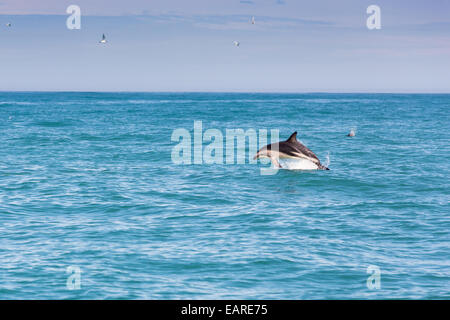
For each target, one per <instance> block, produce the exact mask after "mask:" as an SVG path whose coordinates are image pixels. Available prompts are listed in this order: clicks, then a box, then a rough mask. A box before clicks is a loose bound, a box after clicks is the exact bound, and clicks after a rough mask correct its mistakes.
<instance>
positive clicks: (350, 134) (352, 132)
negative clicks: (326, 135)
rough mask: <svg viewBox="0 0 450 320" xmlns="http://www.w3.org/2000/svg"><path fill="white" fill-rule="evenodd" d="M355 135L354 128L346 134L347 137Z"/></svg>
mask: <svg viewBox="0 0 450 320" xmlns="http://www.w3.org/2000/svg"><path fill="white" fill-rule="evenodd" d="M355 135H356V132H355V130H353V129H352V130H350V133H349V134H348V135H347V137H354V136H355Z"/></svg>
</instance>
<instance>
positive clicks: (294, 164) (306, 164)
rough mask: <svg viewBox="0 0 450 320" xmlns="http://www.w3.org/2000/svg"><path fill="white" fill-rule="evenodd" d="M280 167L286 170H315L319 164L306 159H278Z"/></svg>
mask: <svg viewBox="0 0 450 320" xmlns="http://www.w3.org/2000/svg"><path fill="white" fill-rule="evenodd" d="M279 162H280V165H281V167H282V169H287V170H317V169H319V166H318V165H317V164H315V163H314V162H312V161H309V160H307V159H302V158H300V159H299V158H297V159H279Z"/></svg>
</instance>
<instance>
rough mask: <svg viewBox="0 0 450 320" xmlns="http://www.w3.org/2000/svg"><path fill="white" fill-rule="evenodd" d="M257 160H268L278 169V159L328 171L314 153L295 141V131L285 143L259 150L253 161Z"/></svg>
mask: <svg viewBox="0 0 450 320" xmlns="http://www.w3.org/2000/svg"><path fill="white" fill-rule="evenodd" d="M259 158H269V159H270V161H272V164H273V165H274V166H275V167H278V168H282V167H281V165H280V163H279V162H278V159H299V160H300V159H301V160H305V161H307V162H308V164H309V167H311V168H314V169H318V170H330V169H328V168H327V167H325V166H324V165H322V164H321V163H320V160H319V158H317V156H316V155H315V154H314V152H312V151H311V150H309V149H308V148H307V147H306V146H304V145H303V144H301V143H300V142H299V141H298V140H297V131H295V132H294V133H293V134H291V136H290V137H289V139H287V140H286V141H281V142H277V143H272V144H268V145H267V146H264V147H262V148H261V149H259V151H258V152H257V153H256V155H255V157H254V158H253V160H256V159H259Z"/></svg>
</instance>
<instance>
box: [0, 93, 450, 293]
mask: <svg viewBox="0 0 450 320" xmlns="http://www.w3.org/2000/svg"><path fill="white" fill-rule="evenodd" d="M196 124H197V125H198V124H201V132H200V134H198V132H197V134H195V132H194V131H195V130H194V127H195V125H196ZM209 129H211V130H212V131H208V130H209ZM230 129H232V130H237V129H242V130H244V131H245V132H247V131H248V130H254V131H255V132H256V133H257V134H258V135H259V134H260V133H261V132H263V133H264V132H269V133H271V132H275V131H276V132H278V133H279V139H280V140H286V139H287V138H288V137H289V136H290V135H291V134H292V133H293V132H294V131H297V132H298V135H297V137H298V139H299V140H300V141H301V142H302V143H303V144H304V145H306V146H307V147H308V148H309V149H311V150H312V151H313V152H314V153H315V154H316V155H317V156H318V158H319V159H320V160H321V162H322V163H323V164H326V165H327V166H328V167H329V169H330V170H287V169H280V170H278V171H277V172H275V173H273V174H263V172H264V171H263V170H262V169H264V168H268V166H270V164H267V163H264V162H260V161H258V162H257V163H254V162H252V161H251V160H252V159H253V156H254V154H253V153H252V152H251V151H252V149H251V148H250V143H248V146H247V145H245V146H244V149H245V150H241V151H245V152H246V155H245V158H244V159H241V161H237V156H236V160H235V161H229V162H227V161H225V157H226V154H227V152H229V151H230V150H229V148H230V147H229V145H227V143H226V141H225V140H226V133H227V130H230ZM264 130H266V131H264ZM272 130H274V131H272ZM351 130H353V131H354V132H355V136H354V137H348V136H347V134H348V133H349V132H350V131H351ZM180 132H181V133H184V138H183V140H184V142H185V143H189V146H191V145H192V148H190V147H189V148H184V149H183V151H182V152H180V153H179V155H182V156H183V157H185V160H186V159H188V161H184V162H183V163H180V162H179V161H175V160H174V154H175V155H176V154H177V152H178V151H180V150H179V149H177V146H178V147H179V144H180V142H181V138H179V137H178V138H177V133H180ZM207 132H209V133H211V132H212V133H215V134H216V135H215V136H216V139H215V141H216V142H218V143H219V144H218V145H219V146H220V144H222V145H223V150H222V151H223V158H224V161H220V153H221V151H220V150H219V148H217V149H216V150H215V151H214V155H215V156H216V158H215V159H216V160H217V161H215V162H213V163H212V162H210V161H209V162H206V161H201V160H202V159H201V158H202V152H206V151H205V150H210V149H207V146H208V145H210V144H211V143H212V140H211V141H208V139H204V138H205V137H206V133H207ZM219 133H220V134H221V135H223V140H221V139H222V138H221V135H220V134H219ZM269 135H270V134H269ZM199 137H200V142H199V141H198V139H197V141H195V140H196V138H199ZM268 142H270V139H268ZM227 146H228V149H227ZM199 148H200V153H198V150H199ZM231 148H234V149H236V150H231V151H236V153H237V151H239V150H237V149H238V144H237V142H236V144H232V145H231ZM189 150H190V151H189ZM194 154H197V156H198V155H200V158H197V161H194ZM190 159H192V161H189V160H190ZM199 159H200V160H199ZM242 160H244V161H242ZM449 160H450V95H448V94H447V95H446V94H331V93H307V94H294V93H293V94H288V93H283V94H278V93H106V92H104V93H95V92H1V93H0V299H276V300H277V299H449V298H450V232H449V231H450V205H449V204H450V161H449ZM230 162H232V163H230Z"/></svg>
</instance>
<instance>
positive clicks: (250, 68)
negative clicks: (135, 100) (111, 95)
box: [0, 0, 450, 93]
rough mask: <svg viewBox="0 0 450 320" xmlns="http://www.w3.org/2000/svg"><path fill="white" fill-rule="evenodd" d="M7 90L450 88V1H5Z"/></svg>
mask: <svg viewBox="0 0 450 320" xmlns="http://www.w3.org/2000/svg"><path fill="white" fill-rule="evenodd" d="M72 4H75V5H78V6H79V7H80V8H81V29H80V30H69V29H68V28H67V27H66V20H67V18H68V17H69V14H67V13H66V9H67V7H68V6H69V5H72ZM374 4H375V5H378V6H379V7H380V9H381V29H379V30H376V29H375V30H369V29H368V28H367V26H366V20H367V18H368V17H369V14H367V13H366V9H367V7H368V6H369V5H374ZM252 16H254V17H255V21H256V23H255V24H254V25H253V24H251V22H250V21H251V17H252ZM7 23H11V27H7V26H6V24H7ZM103 33H104V34H105V35H106V37H107V39H108V43H107V44H100V43H99V40H100V39H101V36H102V34H103ZM234 41H239V42H240V46H239V47H236V46H235V45H234V44H233V42H234ZM0 91H149V92H152V91H228V92H230V91H239V92H405V93H410V92H426V93H441V92H442V93H450V0H433V1H429V0H395V1H392V0H370V1H366V0H340V1H336V0H314V1H313V0H310V1H300V0H150V1H149V0H127V1H123V0H120V1H119V0H70V1H66V0H0Z"/></svg>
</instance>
